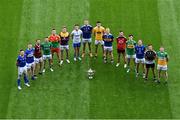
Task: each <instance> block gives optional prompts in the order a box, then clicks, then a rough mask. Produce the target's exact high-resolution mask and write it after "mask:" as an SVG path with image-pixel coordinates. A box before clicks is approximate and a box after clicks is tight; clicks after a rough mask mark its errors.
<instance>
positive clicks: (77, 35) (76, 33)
mask: <svg viewBox="0 0 180 120" xmlns="http://www.w3.org/2000/svg"><path fill="white" fill-rule="evenodd" d="M82 33H83V32H82V31H81V30H73V31H72V33H71V35H73V43H80V42H81V36H82Z"/></svg>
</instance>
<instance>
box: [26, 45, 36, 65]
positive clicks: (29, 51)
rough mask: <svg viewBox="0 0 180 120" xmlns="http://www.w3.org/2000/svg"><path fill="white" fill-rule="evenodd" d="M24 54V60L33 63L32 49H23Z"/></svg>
mask: <svg viewBox="0 0 180 120" xmlns="http://www.w3.org/2000/svg"><path fill="white" fill-rule="evenodd" d="M25 55H26V62H27V63H33V62H34V49H33V48H32V49H27V50H26V51H25Z"/></svg>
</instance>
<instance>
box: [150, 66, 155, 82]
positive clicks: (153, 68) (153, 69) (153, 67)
mask: <svg viewBox="0 0 180 120" xmlns="http://www.w3.org/2000/svg"><path fill="white" fill-rule="evenodd" d="M151 70H152V73H153V80H154V81H155V80H156V73H155V64H152V67H151Z"/></svg>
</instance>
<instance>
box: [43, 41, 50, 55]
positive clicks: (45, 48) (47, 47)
mask: <svg viewBox="0 0 180 120" xmlns="http://www.w3.org/2000/svg"><path fill="white" fill-rule="evenodd" d="M51 47H52V43H51V42H44V43H42V44H41V48H42V50H43V54H44V55H50V54H51Z"/></svg>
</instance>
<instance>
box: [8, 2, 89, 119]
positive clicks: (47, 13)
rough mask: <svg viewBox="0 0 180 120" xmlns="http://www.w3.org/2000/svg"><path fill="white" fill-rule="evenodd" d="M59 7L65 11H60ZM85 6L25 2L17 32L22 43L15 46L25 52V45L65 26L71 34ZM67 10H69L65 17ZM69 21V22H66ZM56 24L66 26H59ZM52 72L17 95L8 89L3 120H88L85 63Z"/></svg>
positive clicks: (84, 14)
mask: <svg viewBox="0 0 180 120" xmlns="http://www.w3.org/2000/svg"><path fill="white" fill-rule="evenodd" d="M71 2H72V3H71ZM42 3H43V4H42ZM54 5H56V6H54ZM83 5H85V7H84V8H81V9H79V10H76V12H74V11H75V9H76V8H77V7H80V6H83ZM59 6H66V7H62V9H60V8H59ZM87 6H88V1H86V0H84V1H81V2H76V1H69V2H64V1H63V0H62V1H59V0H56V1H51V0H47V1H44V0H43V1H42V0H38V1H36V0H30V1H28V0H25V1H24V8H23V14H22V16H23V17H22V24H21V28H20V31H21V35H20V39H21V41H22V42H21V43H19V44H20V45H19V47H20V48H21V47H23V48H25V46H26V44H27V42H28V41H32V40H33V39H35V38H36V37H42V36H44V35H45V34H46V36H47V35H49V34H50V29H51V28H52V27H55V28H57V30H58V31H59V30H60V28H61V26H62V25H67V26H68V28H69V31H71V30H72V24H74V23H82V20H83V19H84V18H87V17H88V14H87V11H86V10H87V9H88V8H87ZM67 8H71V10H70V11H68V14H65V13H67ZM84 9H86V10H84ZM51 13H55V15H54V14H51ZM79 13H81V14H79ZM69 14H70V15H71V16H70V15H69ZM71 17H73V19H70V18H71ZM67 19H68V20H69V21H67ZM59 20H62V21H66V22H64V23H60V22H59ZM42 21H43V22H42ZM44 26H46V27H44ZM35 29H36V30H35ZM41 30H42V33H41ZM24 36H26V37H24ZM24 39H26V40H24ZM71 44H72V42H70V49H71V55H73V53H72V52H73V50H72V47H71ZM71 60H72V59H71ZM54 69H55V72H54V73H53V74H52V73H49V72H47V73H46V75H45V76H43V77H40V78H39V79H38V80H37V81H35V82H31V88H30V89H26V88H24V87H23V91H22V92H18V93H17V88H16V86H14V87H13V88H12V90H11V96H10V99H11V101H10V104H9V106H8V114H7V118H81V117H82V118H88V113H89V106H88V105H89V104H88V103H89V102H88V101H89V97H88V96H89V87H88V86H89V81H86V78H85V75H84V74H85V71H86V69H87V61H86V60H85V61H84V63H83V65H81V64H80V63H77V64H76V66H75V65H74V63H73V62H72V64H70V65H66V64H65V65H64V66H63V68H58V67H54ZM79 71H81V72H79ZM39 96H40V97H39ZM22 109H23V111H22Z"/></svg>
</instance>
